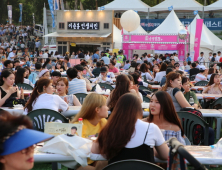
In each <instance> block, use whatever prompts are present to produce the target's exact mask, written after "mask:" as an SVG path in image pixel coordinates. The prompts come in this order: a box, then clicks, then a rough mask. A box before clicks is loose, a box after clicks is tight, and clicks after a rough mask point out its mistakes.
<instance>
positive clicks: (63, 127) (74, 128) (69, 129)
mask: <svg viewBox="0 0 222 170" xmlns="http://www.w3.org/2000/svg"><path fill="white" fill-rule="evenodd" d="M44 132H45V133H48V134H51V135H54V136H58V135H61V134H68V135H70V136H72V135H73V136H74V135H77V136H80V137H81V136H82V124H71V123H57V122H46V123H45V130H44Z"/></svg>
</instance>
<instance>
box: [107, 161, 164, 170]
mask: <svg viewBox="0 0 222 170" xmlns="http://www.w3.org/2000/svg"><path fill="white" fill-rule="evenodd" d="M126 169H127V170H135V169H138V170H147V169H149V170H163V168H161V167H159V166H157V165H156V164H153V163H150V162H146V161H141V160H136V159H129V160H123V161H118V162H114V163H112V164H109V165H108V166H106V167H105V168H104V169H103V170H126Z"/></svg>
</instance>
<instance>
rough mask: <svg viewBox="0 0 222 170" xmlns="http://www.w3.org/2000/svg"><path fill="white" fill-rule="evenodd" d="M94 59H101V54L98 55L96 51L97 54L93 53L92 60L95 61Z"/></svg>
mask: <svg viewBox="0 0 222 170" xmlns="http://www.w3.org/2000/svg"><path fill="white" fill-rule="evenodd" d="M94 59H97V60H98V59H99V55H98V54H96V53H95V54H93V55H92V61H93V60H94Z"/></svg>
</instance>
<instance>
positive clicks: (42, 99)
mask: <svg viewBox="0 0 222 170" xmlns="http://www.w3.org/2000/svg"><path fill="white" fill-rule="evenodd" d="M32 107H33V108H32V110H37V109H50V110H55V111H56V112H58V111H59V110H60V109H61V110H62V111H63V112H64V111H66V110H67V109H68V108H69V105H68V104H67V103H66V102H65V101H64V100H63V99H62V98H61V97H59V96H58V95H53V94H47V93H44V94H41V95H40V96H39V97H38V98H37V99H36V101H34V102H33V103H32ZM23 114H24V115H27V114H28V110H27V109H25V111H24V113H23Z"/></svg>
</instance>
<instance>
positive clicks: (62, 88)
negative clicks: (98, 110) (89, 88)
mask: <svg viewBox="0 0 222 170" xmlns="http://www.w3.org/2000/svg"><path fill="white" fill-rule="evenodd" d="M68 85H69V82H68V80H67V79H66V78H63V77H61V78H59V79H58V81H57V85H56V90H57V94H58V95H59V96H60V97H61V98H62V99H63V100H64V101H65V102H66V103H67V104H68V105H69V106H81V103H80V102H79V100H78V98H77V97H76V96H75V95H73V94H70V95H67V92H68Z"/></svg>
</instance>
